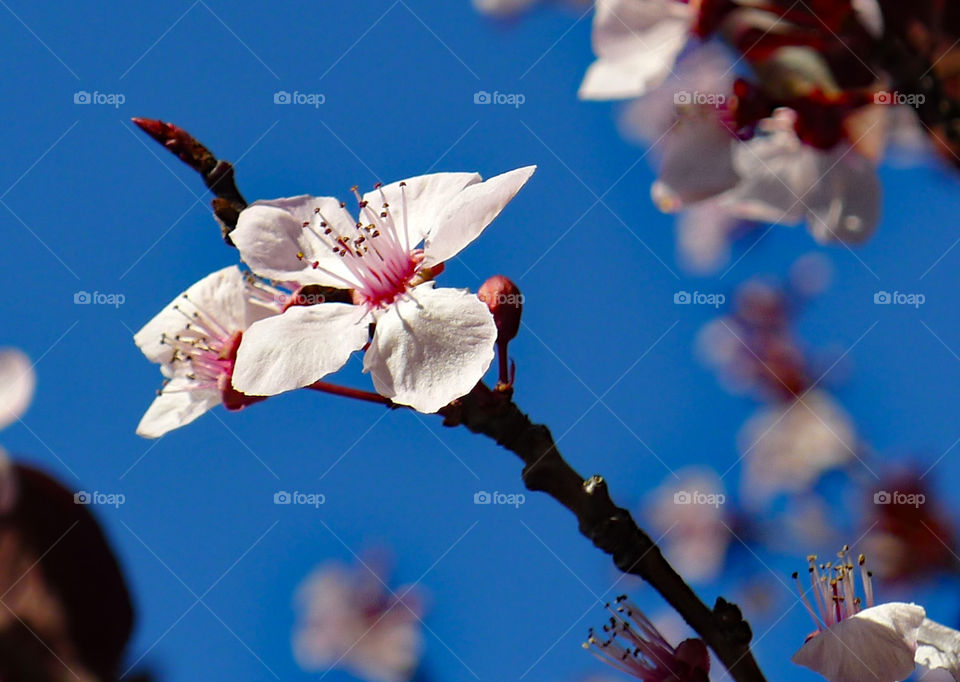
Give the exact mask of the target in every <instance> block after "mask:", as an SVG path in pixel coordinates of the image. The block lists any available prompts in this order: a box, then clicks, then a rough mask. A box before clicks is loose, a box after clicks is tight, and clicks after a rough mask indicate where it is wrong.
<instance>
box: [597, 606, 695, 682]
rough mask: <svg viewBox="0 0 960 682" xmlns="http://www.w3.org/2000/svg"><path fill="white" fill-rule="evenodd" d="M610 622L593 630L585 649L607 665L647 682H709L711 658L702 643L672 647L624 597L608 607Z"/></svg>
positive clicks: (693, 642) (692, 641) (686, 642)
mask: <svg viewBox="0 0 960 682" xmlns="http://www.w3.org/2000/svg"><path fill="white" fill-rule="evenodd" d="M607 610H608V611H609V612H610V613H611V616H610V619H609V621H608V622H607V623H606V624H605V625H603V627H602V628H601V629H600V631H595V630H594V629H593V628H591V629H590V635H589V637H588V638H587V641H586V642H585V643H584V645H583V647H584V648H585V649H587V650H588V651H590V653H592V654H593V655H594V656H596V657H597V658H598V659H600V660H601V661H603V662H604V663H606V664H608V665H611V666H613V667H614V668H616V669H617V670H620V671H621V672H624V673H626V674H628V675H631V676H632V677H635V678H637V679H639V680H643V681H644V682H708V680H709V672H710V655H709V653H708V651H707V647H706V645H705V644H704V643H703V642H702V641H701V640H699V639H687V640H684V641H682V642H680V644H679V645H677V646H676V647H673V646H671V645H670V643H669V642H667V640H666V639H665V638H664V637H663V635H661V634H660V632H659V631H658V630H657V628H656V627H655V626H654V624H653V623H652V622H651V621H650V619H648V618H647V617H646V616H645V615H644V614H643V612H642V611H640V609H638V608H637V606H636V604H634V603H633V602H632V601H630V600H629V599H628V598H627V597H626V596H625V595H621V596H619V597H617V599H616V601H615V602H614V603H613V604H607Z"/></svg>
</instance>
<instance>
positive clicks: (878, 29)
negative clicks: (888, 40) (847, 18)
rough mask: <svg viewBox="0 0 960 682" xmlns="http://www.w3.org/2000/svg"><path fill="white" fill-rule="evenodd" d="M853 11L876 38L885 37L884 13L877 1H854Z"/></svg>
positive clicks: (852, 3)
mask: <svg viewBox="0 0 960 682" xmlns="http://www.w3.org/2000/svg"><path fill="white" fill-rule="evenodd" d="M850 4H851V5H852V6H853V11H854V12H856V14H857V18H858V19H859V20H860V23H861V24H863V26H864V28H866V29H867V31H868V32H869V33H870V35H872V36H873V37H874V38H880V37H882V36H883V11H881V9H880V4H879V3H878V2H877V0H852V2H851V3H850Z"/></svg>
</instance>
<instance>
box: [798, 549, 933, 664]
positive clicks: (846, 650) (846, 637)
mask: <svg viewBox="0 0 960 682" xmlns="http://www.w3.org/2000/svg"><path fill="white" fill-rule="evenodd" d="M809 561H810V582H811V587H812V591H813V596H814V601H815V604H816V607H814V606H813V605H812V604H811V602H810V600H809V599H807V597H806V595H805V590H804V588H803V586H802V585H801V583H800V581H799V577H798V576H797V574H794V578H795V579H797V588H798V589H799V590H800V596H801V599H802V601H803V604H804V606H805V607H806V609H807V611H808V612H809V613H810V616H811V617H812V618H813V620H814V623H815V624H816V626H817V630H816V631H815V632H814V633H813V634H811V635H810V636H809V637H808V638H807V641H806V643H805V644H804V645H803V646H802V647H800V649H799V650H798V651H797V653H795V654H794V655H793V659H792V660H793V662H794V663H797V664H799V665H802V666H804V667H806V668H809V669H811V670H813V671H815V672H818V673H820V674H821V675H823V676H824V677H825V678H827V679H828V680H829V681H830V682H895V681H896V680H902V679H905V678H906V677H908V676H909V675H911V674H912V673H913V671H914V668H915V667H916V665H915V662H914V657H915V655H916V653H917V637H918V634H919V632H920V628H921V625H922V624H923V622H924V618H925V616H926V612H925V610H924V609H923V607H921V606H917V605H916V604H905V603H900V602H890V603H886V604H880V605H874V595H873V584H872V579H871V576H870V573H869V572H868V571H867V570H866V566H865V559H864V557H863V555H860V557H859V558H858V560H857V561H856V563H854V561H853V560H852V558H851V556H850V551H849V548H847V547H844V549H843V551H841V552H840V554H839V561H838V562H836V564H833V563H826V564H817V558H816V557H810V559H809ZM858 573H859V574H860V576H861V580H862V583H863V588H862V589H863V595H864V597H865V600H866V608H864V600H863V599H861V597H860V596H859V595H858V594H857V574H858Z"/></svg>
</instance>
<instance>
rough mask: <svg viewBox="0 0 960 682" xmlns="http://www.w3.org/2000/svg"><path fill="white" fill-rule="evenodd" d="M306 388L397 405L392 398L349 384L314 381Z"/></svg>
mask: <svg viewBox="0 0 960 682" xmlns="http://www.w3.org/2000/svg"><path fill="white" fill-rule="evenodd" d="M306 388H310V389H313V390H314V391H320V392H322V393H329V394H331V395H339V396H342V397H344V398H354V399H355V400H363V401H365V402H368V403H376V404H377V405H384V406H386V407H399V406H398V405H395V404H394V403H393V401H392V400H390V399H389V398H384V397H383V396H382V395H380V394H379V393H372V392H371V391H363V390H361V389H359V388H350V387H349V386H340V385H338V384H331V383H328V382H326V381H316V382H314V383H312V384H310V385H309V386H306Z"/></svg>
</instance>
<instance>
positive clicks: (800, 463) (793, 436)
mask: <svg viewBox="0 0 960 682" xmlns="http://www.w3.org/2000/svg"><path fill="white" fill-rule="evenodd" d="M737 440H738V446H739V449H740V452H741V454H742V456H743V467H744V471H743V477H742V479H741V493H742V496H743V499H744V501H745V502H746V503H748V504H762V503H764V502H766V501H768V500H769V499H770V498H772V497H774V496H775V495H777V494H778V493H781V492H787V493H799V492H803V491H805V490H807V489H809V488H810V487H811V486H812V485H813V484H814V483H816V481H817V480H818V479H819V478H820V476H821V475H822V474H824V473H825V472H827V471H830V470H832V469H836V468H839V467H842V466H844V465H846V464H848V463H849V462H850V461H852V460H855V459H856V458H857V454H856V448H857V447H858V446H857V436H856V432H855V431H854V427H853V422H852V421H851V420H850V417H849V416H848V415H847V413H846V412H845V411H844V410H843V408H841V407H840V405H838V404H837V403H836V402H835V401H834V400H833V399H832V398H831V397H830V396H829V395H828V394H827V393H825V392H823V391H820V390H817V389H814V390H811V391H809V392H807V393H805V394H804V395H803V396H798V397H797V398H796V399H794V400H793V401H791V402H786V403H780V404H776V405H773V406H770V407H764V408H761V409H760V410H759V411H758V412H757V413H756V414H755V415H754V416H752V417H751V418H750V419H749V420H747V422H746V423H745V424H744V425H743V427H742V428H741V429H740V433H739V434H738V437H737Z"/></svg>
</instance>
